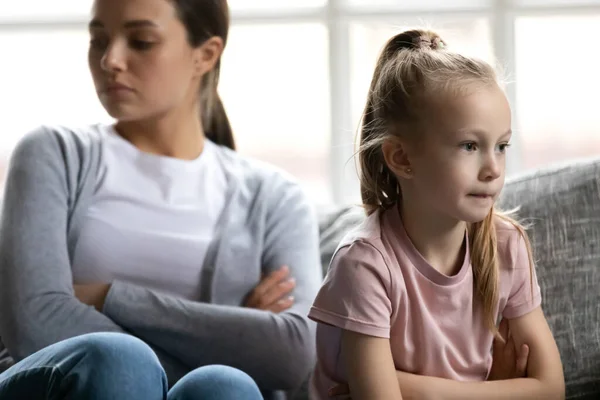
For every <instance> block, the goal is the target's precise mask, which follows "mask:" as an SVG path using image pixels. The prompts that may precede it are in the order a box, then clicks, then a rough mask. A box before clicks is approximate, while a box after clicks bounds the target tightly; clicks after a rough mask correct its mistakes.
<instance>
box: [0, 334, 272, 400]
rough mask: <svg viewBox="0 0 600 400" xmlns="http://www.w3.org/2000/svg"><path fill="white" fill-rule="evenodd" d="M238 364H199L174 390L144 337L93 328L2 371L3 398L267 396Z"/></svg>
mask: <svg viewBox="0 0 600 400" xmlns="http://www.w3.org/2000/svg"><path fill="white" fill-rule="evenodd" d="M262 398H263V397H262V395H261V394H260V391H259V389H258V387H257V386H256V383H255V382H254V381H253V380H252V378H250V377H249V376H248V375H247V374H245V373H244V372H242V371H239V370H237V369H234V368H231V367H226V366H221V365H211V366H206V367H201V368H198V369H196V370H194V371H192V372H190V373H189V374H187V375H186V376H185V377H183V378H182V379H181V380H179V382H177V383H176V384H175V385H174V386H173V387H172V388H171V389H170V390H169V388H168V385H167V377H166V375H165V372H164V370H163V369H162V367H161V365H160V363H159V361H158V358H157V357H156V355H155V354H154V352H153V351H152V349H150V347H149V346H147V345H146V344H145V343H144V342H142V341H141V340H139V339H136V338H135V337H133V336H129V335H125V334H120V333H91V334H87V335H83V336H78V337H75V338H72V339H68V340H65V341H62V342H59V343H56V344H54V345H51V346H48V347H47V348H45V349H43V350H40V351H39V352H37V353H35V354H33V355H31V356H30V357H28V358H26V359H24V360H22V361H21V362H19V363H17V364H15V365H14V366H12V367H11V368H9V369H8V370H6V371H5V372H4V373H2V374H1V375H0V399H2V400H25V399H27V400H83V399H85V400H225V399H228V400H229V399H235V400H262Z"/></svg>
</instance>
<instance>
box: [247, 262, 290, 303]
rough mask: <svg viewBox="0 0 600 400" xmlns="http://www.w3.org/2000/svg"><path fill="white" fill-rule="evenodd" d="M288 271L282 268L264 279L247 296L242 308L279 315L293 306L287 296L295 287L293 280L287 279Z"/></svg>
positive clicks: (284, 267)
mask: <svg viewBox="0 0 600 400" xmlns="http://www.w3.org/2000/svg"><path fill="white" fill-rule="evenodd" d="M289 275H290V269H289V268H288V267H287V266H283V267H281V268H280V269H278V270H276V271H273V272H271V273H270V274H269V275H267V276H266V277H264V278H263V279H262V281H261V282H260V283H259V284H258V285H257V286H256V287H255V288H254V290H253V291H252V292H251V293H250V294H249V295H248V297H247V299H246V302H245V303H244V307H248V308H257V309H259V310H265V311H271V312H274V313H280V312H282V311H285V310H287V309H288V308H290V307H291V306H292V305H293V304H294V298H293V297H292V296H289V294H290V293H291V292H292V290H294V287H296V282H295V280H294V278H289Z"/></svg>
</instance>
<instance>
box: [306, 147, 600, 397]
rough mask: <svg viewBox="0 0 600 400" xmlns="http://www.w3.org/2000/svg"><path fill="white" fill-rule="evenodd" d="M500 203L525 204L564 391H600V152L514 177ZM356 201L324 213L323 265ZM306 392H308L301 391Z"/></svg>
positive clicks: (355, 211)
mask: <svg viewBox="0 0 600 400" xmlns="http://www.w3.org/2000/svg"><path fill="white" fill-rule="evenodd" d="M499 203H500V207H501V208H503V209H512V208H515V207H517V206H518V207H520V210H519V212H518V216H519V217H520V218H521V219H522V220H524V221H525V222H526V223H528V224H530V225H531V228H530V230H529V234H530V237H531V240H532V244H533V250H534V257H535V259H536V261H537V272H538V279H539V282H540V286H541V289H542V296H543V305H542V306H543V308H544V311H545V313H546V317H547V319H548V322H549V324H550V327H551V329H552V332H553V333H554V337H555V339H556V341H557V343H558V347H559V349H560V353H561V358H562V362H563V366H564V373H565V380H566V385H567V399H590V400H591V399H594V400H598V399H600V158H598V159H587V160H579V161H576V162H571V163H568V164H563V165H557V166H554V167H551V168H546V169H542V170H539V171H536V172H531V173H527V174H524V175H522V176H518V177H514V178H512V179H509V180H508V181H507V183H506V186H505V188H504V191H503V196H502V198H501V200H500V202H499ZM363 218H364V217H363V212H362V210H360V209H359V208H357V207H345V208H340V209H336V210H328V211H326V212H322V214H321V215H320V221H319V223H320V230H321V256H322V262H323V269H324V271H326V269H327V265H328V263H329V260H330V259H331V257H332V254H333V251H334V250H335V248H336V246H337V244H338V243H339V241H340V239H341V238H342V236H343V235H344V233H345V232H347V231H348V229H350V228H351V227H352V226H354V225H356V224H357V223H359V222H360V221H361V220H362V219H363ZM296 398H298V399H300V398H306V393H305V391H304V393H303V394H302V395H299V396H296Z"/></svg>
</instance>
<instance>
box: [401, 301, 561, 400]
mask: <svg viewBox="0 0 600 400" xmlns="http://www.w3.org/2000/svg"><path fill="white" fill-rule="evenodd" d="M509 327H510V331H511V333H512V335H513V339H514V341H515V346H517V348H519V347H520V346H521V345H522V344H524V343H526V344H528V346H529V360H528V364H527V378H519V379H509V380H500V381H486V382H473V383H470V382H469V383H465V382H457V381H453V380H448V379H441V378H432V377H426V376H418V375H412V374H408V373H405V372H397V374H398V381H399V382H400V387H401V389H402V390H403V391H404V388H405V386H406V388H407V389H408V390H411V391H415V392H421V391H434V392H435V398H437V399H443V400H469V399H473V400H479V399H489V400H509V399H510V400H519V399H522V400H528V399H548V400H551V399H557V400H559V399H564V398H565V384H564V376H563V370H562V363H561V360H560V355H559V352H558V348H557V346H556V343H555V341H554V338H553V336H552V332H551V331H550V328H549V327H548V323H547V322H546V318H545V317H544V313H543V312H542V309H541V307H537V308H536V309H535V310H533V311H532V312H530V313H528V314H526V315H524V316H522V317H519V318H515V319H512V320H509Z"/></svg>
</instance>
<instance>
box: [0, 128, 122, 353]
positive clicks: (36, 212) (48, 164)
mask: <svg viewBox="0 0 600 400" xmlns="http://www.w3.org/2000/svg"><path fill="white" fill-rule="evenodd" d="M73 153H75V154H76V153H77V149H76V148H74V145H73V141H69V140H66V139H65V138H64V137H62V136H60V135H59V134H57V133H55V132H50V131H48V130H46V129H39V130H37V131H35V132H32V133H30V134H28V135H27V136H26V137H25V138H24V139H23V140H21V142H20V143H19V145H18V146H17V147H16V149H15V150H14V152H13V155H12V157H11V162H10V166H9V170H8V175H7V180H6V186H5V192H4V199H3V205H2V220H1V223H0V288H1V289H0V336H1V337H2V341H3V342H4V344H5V345H6V347H7V348H8V351H9V353H10V354H11V356H12V357H14V358H15V359H16V360H21V359H23V358H25V357H27V356H29V355H30V354H33V353H35V352H36V351H38V350H40V349H42V348H44V347H46V346H48V345H50V344H53V343H56V342H58V341H61V340H63V339H67V338H71V337H74V336H78V335H81V334H84V333H90V332H101V331H103V332H123V330H122V329H121V328H120V327H119V326H118V325H117V324H115V323H114V322H113V321H111V320H110V319H109V318H108V317H106V316H105V315H103V314H101V313H99V312H97V311H96V310H95V309H93V308H92V307H89V306H87V305H85V304H83V303H81V302H80V301H78V300H77V299H76V298H75V297H74V295H73V281H72V275H71V264H70V260H69V255H68V251H67V213H68V196H67V193H68V191H69V190H76V187H75V185H76V182H75V178H72V179H71V180H70V179H69V177H68V176H67V173H66V171H67V168H77V167H78V166H77V165H71V164H69V163H68V162H67V158H68V157H69V155H71V156H72V157H74V156H73ZM72 175H73V177H75V176H76V175H77V173H73V174H72Z"/></svg>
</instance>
